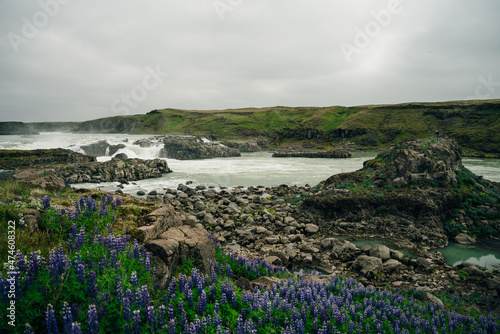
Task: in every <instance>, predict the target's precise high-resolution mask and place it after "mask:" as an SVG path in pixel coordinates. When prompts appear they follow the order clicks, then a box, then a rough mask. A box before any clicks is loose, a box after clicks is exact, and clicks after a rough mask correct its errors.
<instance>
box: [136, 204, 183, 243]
mask: <svg viewBox="0 0 500 334" xmlns="http://www.w3.org/2000/svg"><path fill="white" fill-rule="evenodd" d="M146 221H147V222H150V223H152V224H151V225H148V226H141V227H139V228H138V230H139V231H140V232H141V234H142V237H141V238H140V239H141V240H142V241H145V242H146V241H149V240H152V239H157V238H158V237H159V236H160V235H161V234H162V233H163V232H165V231H166V230H167V229H169V228H170V227H174V226H181V225H182V223H183V218H182V217H181V216H180V215H179V214H178V213H177V212H176V211H175V209H174V207H173V206H172V205H170V204H166V205H165V206H163V207H161V208H159V209H156V210H155V211H153V212H151V213H150V214H148V215H147V216H146Z"/></svg>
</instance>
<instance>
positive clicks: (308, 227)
mask: <svg viewBox="0 0 500 334" xmlns="http://www.w3.org/2000/svg"><path fill="white" fill-rule="evenodd" d="M304 231H306V233H309V234H314V233H316V232H318V231H319V227H318V226H317V225H315V224H306V227H305V228H304Z"/></svg>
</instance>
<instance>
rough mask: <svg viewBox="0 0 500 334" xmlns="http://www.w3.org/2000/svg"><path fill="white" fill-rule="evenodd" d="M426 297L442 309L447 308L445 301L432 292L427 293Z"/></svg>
mask: <svg viewBox="0 0 500 334" xmlns="http://www.w3.org/2000/svg"><path fill="white" fill-rule="evenodd" d="M425 298H426V299H427V300H428V301H430V302H431V303H434V304H437V305H438V306H439V308H440V309H441V310H445V309H446V308H445V306H444V303H443V301H442V300H441V299H439V298H438V297H436V296H434V295H433V294H430V293H429V292H426V293H425Z"/></svg>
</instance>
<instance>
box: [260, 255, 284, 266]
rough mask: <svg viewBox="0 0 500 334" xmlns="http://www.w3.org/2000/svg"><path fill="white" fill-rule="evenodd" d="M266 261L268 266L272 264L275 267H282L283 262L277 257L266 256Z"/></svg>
mask: <svg viewBox="0 0 500 334" xmlns="http://www.w3.org/2000/svg"><path fill="white" fill-rule="evenodd" d="M264 261H266V262H267V263H268V264H272V265H273V266H282V265H283V262H281V259H280V258H279V257H277V256H272V255H271V256H266V257H265V258H264Z"/></svg>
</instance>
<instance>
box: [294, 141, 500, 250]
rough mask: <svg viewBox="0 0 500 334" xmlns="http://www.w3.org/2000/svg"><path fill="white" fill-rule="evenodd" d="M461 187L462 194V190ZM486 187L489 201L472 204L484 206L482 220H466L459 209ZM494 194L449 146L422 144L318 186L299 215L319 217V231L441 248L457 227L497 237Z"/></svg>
mask: <svg viewBox="0 0 500 334" xmlns="http://www.w3.org/2000/svg"><path fill="white" fill-rule="evenodd" d="M464 184H467V187H468V188H467V189H466V190H463V188H461V187H462V185H464ZM486 187H490V190H489V194H491V195H488V196H486V197H489V196H493V198H492V199H491V200H490V199H487V198H486V197H485V199H484V200H481V201H482V202H481V201H480V200H477V199H476V200H474V201H477V202H478V204H481V205H482V206H483V208H482V209H481V210H480V211H479V212H480V213H481V217H479V215H476V212H477V210H476V209H473V208H470V210H471V213H470V214H469V215H467V213H466V212H465V210H463V209H462V208H463V207H467V206H470V204H467V203H470V201H471V200H469V202H466V200H467V198H468V197H469V196H471V195H472V194H471V192H470V190H468V189H473V193H483V192H484V191H485V189H486ZM495 194H498V190H495V186H494V185H493V184H491V183H489V182H488V181H484V180H480V179H479V178H478V177H477V176H475V175H473V174H472V173H470V172H469V171H468V170H466V169H465V168H464V167H463V166H462V163H461V149H460V147H459V146H458V145H457V144H456V143H455V142H454V141H452V140H439V141H436V140H435V139H434V140H421V141H414V142H409V143H403V144H400V145H397V146H395V147H393V148H391V149H390V150H389V151H387V152H384V153H381V154H379V155H378V156H377V157H376V158H375V159H373V160H369V161H366V162H365V163H364V167H363V169H362V170H359V171H356V172H352V173H344V174H337V175H334V176H332V177H330V178H329V179H327V180H325V181H323V182H322V183H321V184H320V185H319V187H318V189H317V193H316V194H314V195H312V196H310V197H308V198H306V199H305V200H304V201H303V203H302V209H303V210H305V211H309V212H314V213H315V214H318V215H319V216H320V217H321V219H322V220H323V224H324V225H323V226H324V228H327V229H331V230H332V231H333V232H334V233H339V234H346V233H347V234H356V233H360V232H361V233H371V234H377V235H380V236H384V237H387V238H391V239H399V240H401V241H402V243H403V244H406V245H408V246H409V247H415V245H419V246H423V245H425V246H426V247H443V246H446V245H447V244H448V235H447V234H448V233H449V230H450V226H455V225H456V224H457V223H460V224H462V227H463V228H466V229H469V230H473V229H480V228H486V229H487V230H491V231H500V226H499V225H498V224H497V223H496V217H497V216H499V214H498V213H496V212H498V208H495V205H494V204H492V203H496V201H497V200H495V199H494V198H495V196H498V195H495ZM475 198H476V197H475ZM464 202H466V203H464ZM479 202H481V203H479ZM483 202H484V203H483ZM461 210H462V211H461ZM467 216H468V217H467ZM471 217H472V218H474V217H475V218H476V219H475V220H474V219H472V218H471ZM453 219H458V221H457V222H454V220H453ZM454 224H455V225H454ZM484 225H487V227H484ZM481 226H483V227H481Z"/></svg>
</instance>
